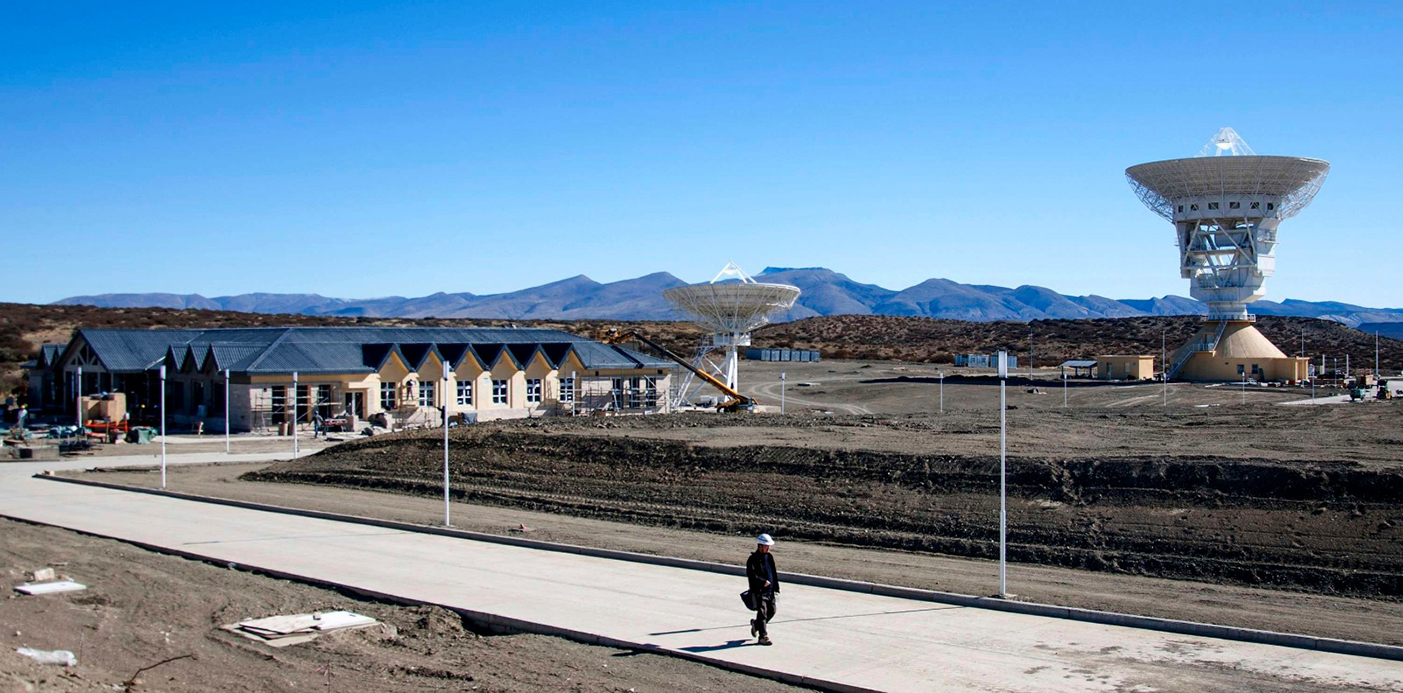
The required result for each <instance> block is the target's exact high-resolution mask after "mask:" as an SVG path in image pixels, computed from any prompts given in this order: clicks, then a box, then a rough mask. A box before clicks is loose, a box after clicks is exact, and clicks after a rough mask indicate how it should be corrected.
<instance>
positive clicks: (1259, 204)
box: [1252, 202, 1262, 209]
mask: <svg viewBox="0 0 1403 693" xmlns="http://www.w3.org/2000/svg"><path fill="white" fill-rule="evenodd" d="M1261 208H1262V203H1260V202H1253V203H1252V209H1261Z"/></svg>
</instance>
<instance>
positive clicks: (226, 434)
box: [224, 368, 229, 455]
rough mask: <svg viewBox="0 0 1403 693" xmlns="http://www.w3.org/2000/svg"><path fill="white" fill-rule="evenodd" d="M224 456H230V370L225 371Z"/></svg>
mask: <svg viewBox="0 0 1403 693" xmlns="http://www.w3.org/2000/svg"><path fill="white" fill-rule="evenodd" d="M224 454H226V455H227V454H229V369H228V368H225V369H224Z"/></svg>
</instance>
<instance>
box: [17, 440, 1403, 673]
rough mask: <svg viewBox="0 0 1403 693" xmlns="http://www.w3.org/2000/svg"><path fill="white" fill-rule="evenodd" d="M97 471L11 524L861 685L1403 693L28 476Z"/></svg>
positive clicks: (1018, 628)
mask: <svg viewBox="0 0 1403 693" xmlns="http://www.w3.org/2000/svg"><path fill="white" fill-rule="evenodd" d="M276 456H277V455H234V456H228V457H226V456H224V455H222V454H194V455H181V456H178V457H175V458H174V459H179V460H180V461H182V462H185V461H188V462H198V461H210V460H222V459H236V460H239V461H251V460H258V459H269V458H273V457H276ZM121 461H122V460H121V459H120V458H105V459H102V460H100V462H101V463H102V464H104V465H116V464H119V463H120V462H121ZM150 461H151V458H150V457H146V456H142V457H139V458H136V459H135V460H133V462H136V463H140V464H150ZM93 462H94V461H93V460H85V461H83V462H81V463H76V464H74V463H66V462H65V463H47V464H45V463H8V464H0V514H4V515H9V516H13V517H19V518H24V519H28V520H32V521H36V522H42V523H47V524H52V525H57V526H60V527H68V528H72V529H77V530H82V531H86V532H90V533H94V534H99V535H104V536H110V537H115V538H119V539H125V540H130V541H136V542H143V543H147V544H151V545H158V546H163V547H168V548H172V549H178V550H180V551H183V552H189V553H194V554H198V555H200V556H204V557H208V558H211V559H216V560H218V561H221V562H226V561H227V562H235V563H240V564H244V565H248V566H255V567H261V568H266V569H272V570H278V571H282V572H285V573H290V574H295V575H299V576H304V577H310V578H316V579H320V580H328V581H334V582H338V583H342V584H346V585H350V586H353V587H356V588H360V589H365V590H373V591H376V592H381V593H386V594H392V595H398V596H403V597H407V598H410V599H414V600H420V601H424V602H430V603H437V604H442V605H446V606H451V607H457V608H461V609H468V610H472V611H478V612H487V613H492V614H496V615H500V616H505V617H509V618H515V619H522V620H525V621H530V622H534V623H540V624H547V625H549V626H553V627H556V628H563V629H569V630H573V631H579V632H585V633H592V634H597V635H601V636H605V637H609V638H615V639H618V640H622V641H628V642H635V643H640V644H649V645H655V646H658V647H663V648H671V649H674V650H677V651H683V652H687V653H691V654H693V655H700V656H705V657H709V658H714V659H716V660H718V661H724V662H730V663H736V664H741V665H749V666H755V667H763V668H767V669H773V670H778V671H784V672H789V673H793V674H797V675H802V676H807V677H810V678H812V679H815V680H821V681H828V682H837V683H840V684H846V685H849V686H853V687H856V688H860V689H871V690H881V691H947V690H948V691H964V690H973V691H1046V692H1055V691H1142V692H1149V691H1197V690H1237V691H1248V690H1263V691H1265V690H1281V689H1288V690H1363V689H1373V690H1388V691H1403V662H1392V661H1384V660H1377V659H1368V658H1359V657H1349V656H1344V655H1334V654H1326V653H1319V652H1311V651H1305V650H1298V649H1290V648H1281V647H1272V646H1267V645H1254V644H1246V643H1238V642H1230V641H1222V640H1213V639H1207V638H1197V637H1191V636H1184V635H1173V634H1165V633H1158V632H1153V631H1143V630H1137V629H1130V628H1119V627H1114V626H1101V625H1095V624H1089V623H1081V622H1075V621H1066V620H1061V619H1051V618H1042V617H1036V616H1024V615H1018V614H1009V613H1001V612H995V611H988V610H983V609H971V608H961V607H954V606H949V605H942V604H934V603H930V602H921V601H911V600H903V599H895V598H888V597H878V596H872V595H864V594H858V593H852V592H844V591H838V590H830V589H821V588H815V587H805V586H801V585H789V586H788V587H786V588H785V589H784V591H783V596H782V598H781V602H780V615H779V617H778V618H777V619H776V621H775V623H774V624H773V625H772V632H773V635H774V638H775V641H776V643H777V644H776V645H775V646H773V647H768V648H766V647H758V646H754V645H753V644H751V643H752V642H753V641H751V640H750V639H749V629H748V627H747V625H746V619H747V618H748V616H747V612H745V611H744V610H743V607H741V605H740V600H739V599H738V598H737V593H739V592H740V590H741V589H743V584H742V581H741V580H740V579H738V578H736V577H732V576H725V575H717V574H711V573H704V572H699V571H691V570H683V569H677V568H667V567H662V566H652V565H643V564H636V563H629V562H623V561H615V560H608V559H600V558H591V557H585V556H576V555H570V554H563V553H557V552H549V551H540V550H533V549H525V548H517V547H510V546H503V545H497V544H489V543H481V542H474V541H468V540H463V539H455V538H450V537H441V536H433V535H425V534H418V533H410V532H402V531H395V530H389V529H381V528H375V527H367V526H364V525H356V524H350V523H342V522H334V521H328V520H317V519H311V518H303V517H296V516H288V515H281V514H276V513H269V512H262V511H256V510H245V509H239V508H232V507H225V506H220V505H211V504H204V503H198V502H193V501H184V500H177V499H171V498H162V497H157V496H151V495H146V494H136V493H128V492H123V491H113V490H107V489H99V488H91V487H83V486H77V485H72V484H63V483H56V482H52V481H43V480H39V479H32V478H29V475H30V474H32V473H34V472H35V471H36V470H38V469H41V468H58V467H75V466H88V465H91V464H93ZM289 493H296V488H295V487H291V488H289ZM749 548H750V547H749V546H748V543H747V542H745V541H739V540H738V542H737V547H736V549H737V553H738V555H737V559H738V560H739V559H740V558H741V557H742V556H743V554H744V552H746V551H748V550H749ZM776 556H777V557H778V558H779V560H780V565H781V567H783V560H784V558H783V556H784V545H783V543H781V544H780V545H779V547H778V548H777V552H776ZM90 579H92V580H96V581H98V582H100V581H101V576H93V577H91V578H90Z"/></svg>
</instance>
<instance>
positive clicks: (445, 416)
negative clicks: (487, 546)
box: [443, 360, 453, 527]
mask: <svg viewBox="0 0 1403 693" xmlns="http://www.w3.org/2000/svg"><path fill="white" fill-rule="evenodd" d="M451 374H452V371H451V369H449V367H448V361H446V360H445V361H444V362H443V526H444V527H449V526H452V524H453V523H452V522H451V521H450V520H451V518H450V517H449V514H448V513H449V510H448V377H449V375H451Z"/></svg>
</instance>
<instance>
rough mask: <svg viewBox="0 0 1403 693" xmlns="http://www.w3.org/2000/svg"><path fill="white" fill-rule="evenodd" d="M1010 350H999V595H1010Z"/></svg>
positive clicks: (1002, 596)
mask: <svg viewBox="0 0 1403 693" xmlns="http://www.w3.org/2000/svg"><path fill="white" fill-rule="evenodd" d="M1007 382H1008V352H1007V351H1000V352H999V597H1001V598H1006V597H1008V454H1007V445H1006V440H1007V430H1008V416H1007V412H1008V406H1007V405H1008V400H1007V399H1006V397H1005V394H1004V388H1005V385H1006V384H1007Z"/></svg>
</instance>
